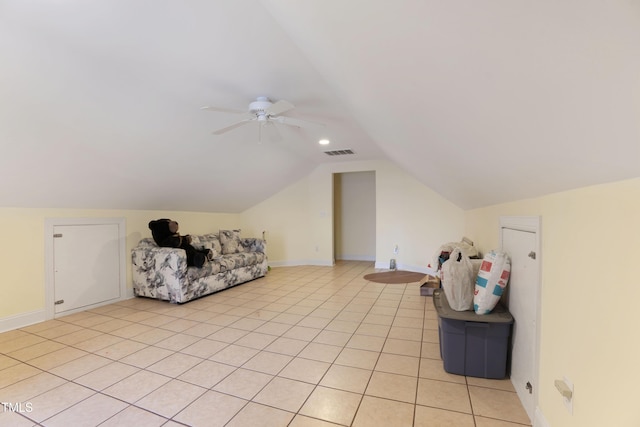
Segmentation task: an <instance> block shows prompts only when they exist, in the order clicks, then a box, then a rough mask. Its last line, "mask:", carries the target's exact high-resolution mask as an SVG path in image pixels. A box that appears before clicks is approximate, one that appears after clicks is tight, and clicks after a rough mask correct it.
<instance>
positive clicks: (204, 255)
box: [149, 218, 213, 268]
mask: <svg viewBox="0 0 640 427" xmlns="http://www.w3.org/2000/svg"><path fill="white" fill-rule="evenodd" d="M149 229H150V230H151V235H152V236H153V240H154V241H155V242H156V244H157V245H158V246H161V247H164V248H180V249H184V251H185V252H186V253H187V266H189V267H191V266H195V267H197V268H201V267H202V266H203V265H204V263H205V262H206V261H207V260H211V259H212V258H213V252H211V250H210V249H204V250H200V249H196V248H195V247H193V246H191V236H189V235H188V234H187V235H185V236H181V235H180V234H179V233H178V223H177V222H176V221H172V220H170V219H166V218H162V219H156V220H153V221H150V222H149Z"/></svg>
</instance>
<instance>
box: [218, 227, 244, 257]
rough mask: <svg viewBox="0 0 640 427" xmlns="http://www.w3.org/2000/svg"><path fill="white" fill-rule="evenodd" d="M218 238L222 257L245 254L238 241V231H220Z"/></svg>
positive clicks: (240, 241)
mask: <svg viewBox="0 0 640 427" xmlns="http://www.w3.org/2000/svg"><path fill="white" fill-rule="evenodd" d="M219 237H220V243H221V244H222V254H223V255H229V254H238V253H243V252H246V250H245V248H244V245H243V244H242V240H241V239H240V230H220V234H219Z"/></svg>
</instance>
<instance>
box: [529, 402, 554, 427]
mask: <svg viewBox="0 0 640 427" xmlns="http://www.w3.org/2000/svg"><path fill="white" fill-rule="evenodd" d="M533 427H551V424H549V422H548V421H547V419H546V418H545V417H544V415H543V414H542V411H541V410H540V408H539V407H538V408H536V412H535V414H534V415H533Z"/></svg>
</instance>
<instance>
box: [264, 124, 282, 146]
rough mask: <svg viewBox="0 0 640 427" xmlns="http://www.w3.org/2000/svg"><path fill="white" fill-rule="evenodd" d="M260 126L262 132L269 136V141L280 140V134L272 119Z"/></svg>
mask: <svg viewBox="0 0 640 427" xmlns="http://www.w3.org/2000/svg"><path fill="white" fill-rule="evenodd" d="M260 127H261V128H263V131H264V134H265V135H266V136H267V138H269V141H271V142H280V141H282V135H281V134H280V132H279V131H278V127H277V126H276V125H275V124H274V123H273V122H272V121H268V122H264V123H262V124H261V126H260Z"/></svg>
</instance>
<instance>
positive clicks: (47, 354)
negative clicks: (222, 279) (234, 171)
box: [0, 262, 530, 427]
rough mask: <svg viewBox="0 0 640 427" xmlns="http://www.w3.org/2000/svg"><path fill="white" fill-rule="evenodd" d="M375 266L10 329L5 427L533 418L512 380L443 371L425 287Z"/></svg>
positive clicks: (466, 422)
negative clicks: (379, 275) (382, 280)
mask: <svg viewBox="0 0 640 427" xmlns="http://www.w3.org/2000/svg"><path fill="white" fill-rule="evenodd" d="M373 271H374V268H373V264H372V263H370V262H339V263H338V264H337V265H336V266H335V267H315V266H313V267H312V266H304V267H287V268H274V269H273V270H272V271H271V272H269V274H268V275H267V276H266V277H264V278H261V279H258V280H255V281H252V282H249V283H245V284H243V285H240V286H236V287H234V288H231V289H228V290H225V291H223V292H219V293H217V294H215V295H210V296H208V297H205V298H201V299H199V300H196V301H192V302H189V303H187V304H184V305H175V304H169V303H167V302H162V301H156V300H150V299H143V298H134V299H130V300H126V301H122V302H119V303H117V304H112V305H107V306H102V307H99V308H96V309H93V310H88V311H85V312H80V313H76V314H72V315H69V316H65V317H60V318H57V319H55V320H51V321H47V322H43V323H39V324H36V325H32V326H29V327H26V328H22V329H19V330H14V331H10V332H5V333H3V334H0V402H4V404H3V406H1V407H0V425H3V426H4V425H7V426H9V425H10V426H16V427H20V426H34V425H43V426H65V427H66V426H97V425H100V426H105V427H107V426H136V427H144V426H179V425H188V426H218V425H219V426H223V425H226V426H292V427H306V426H313V427H315V426H317V427H320V426H335V425H342V426H385V427H387V426H416V427H417V426H430V427H437V426H446V427H450V426H455V427H467V426H468V427H491V426H494V427H517V426H520V427H521V426H523V425H530V421H529V419H528V417H527V415H526V413H525V411H524V410H523V408H522V405H521V404H520V401H519V400H518V397H517V396H516V393H515V392H514V390H513V388H512V386H511V383H510V381H509V380H499V381H498V380H487V379H479V378H472V377H464V376H458V375H452V374H448V373H446V372H445V371H444V370H443V367H442V361H441V360H440V352H439V344H438V332H437V328H438V324H437V315H436V313H435V311H434V309H433V304H432V301H431V298H430V297H424V296H420V292H419V288H418V284H417V283H410V284H403V285H384V284H377V283H372V282H368V281H366V280H364V279H363V278H362V277H363V276H364V275H365V274H367V273H371V272H373ZM7 404H10V405H12V406H11V407H8V406H7Z"/></svg>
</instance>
